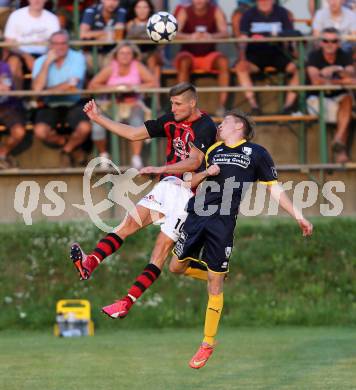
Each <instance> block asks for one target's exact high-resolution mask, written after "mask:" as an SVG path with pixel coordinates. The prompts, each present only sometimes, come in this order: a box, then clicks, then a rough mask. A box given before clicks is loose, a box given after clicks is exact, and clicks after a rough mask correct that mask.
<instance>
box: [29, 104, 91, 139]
mask: <svg viewBox="0 0 356 390" xmlns="http://www.w3.org/2000/svg"><path fill="white" fill-rule="evenodd" d="M83 106H84V105H83V103H77V104H75V105H74V106H72V107H67V106H59V107H44V108H40V109H39V110H38V111H37V114H36V119H35V123H36V124H37V123H45V124H47V125H48V126H50V127H51V128H52V129H56V130H57V131H58V133H60V134H63V133H64V134H65V133H70V132H72V131H74V130H75V129H76V127H77V126H78V124H79V123H80V122H82V121H86V122H89V119H88V117H87V116H86V114H85V113H84V112H83ZM58 124H59V125H60V127H58Z"/></svg>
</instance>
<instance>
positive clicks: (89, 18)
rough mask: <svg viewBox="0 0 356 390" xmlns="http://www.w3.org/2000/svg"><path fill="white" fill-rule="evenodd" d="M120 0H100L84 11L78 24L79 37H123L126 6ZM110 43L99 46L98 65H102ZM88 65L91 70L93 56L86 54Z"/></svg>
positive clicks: (96, 38)
mask: <svg viewBox="0 0 356 390" xmlns="http://www.w3.org/2000/svg"><path fill="white" fill-rule="evenodd" d="M121 4H122V1H120V0H101V1H100V3H99V4H96V5H94V6H92V7H89V8H87V9H86V10H85V11H84V15H83V18H82V22H81V24H80V39H94V40H107V41H110V42H111V41H114V40H120V39H122V38H123V37H124V31H125V22H126V14H127V8H126V6H122V5H121ZM112 49H113V46H112V45H109V46H101V47H99V50H98V52H99V66H100V67H101V66H103V64H104V57H105V54H107V53H109V52H110V51H111V50H112ZM87 60H88V66H89V68H90V70H93V58H92V56H91V55H87Z"/></svg>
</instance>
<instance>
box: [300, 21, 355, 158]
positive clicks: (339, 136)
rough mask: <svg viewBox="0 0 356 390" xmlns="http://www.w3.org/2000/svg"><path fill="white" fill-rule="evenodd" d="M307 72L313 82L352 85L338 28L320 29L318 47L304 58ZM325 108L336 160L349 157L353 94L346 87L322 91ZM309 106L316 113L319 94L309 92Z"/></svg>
mask: <svg viewBox="0 0 356 390" xmlns="http://www.w3.org/2000/svg"><path fill="white" fill-rule="evenodd" d="M306 70H307V75H308V78H309V82H310V83H311V84H312V85H329V84H332V85H345V86H347V85H352V84H356V79H355V70H354V67H353V64H352V55H351V53H350V52H348V51H344V50H343V49H341V48H340V36H339V32H338V31H337V30H336V29H334V28H332V27H331V28H326V29H325V30H323V32H322V38H321V43H320V48H318V49H316V50H314V51H312V52H311V53H310V55H309V58H308V62H307V68H306ZM324 104H325V107H324V112H325V116H326V121H327V122H329V123H336V124H337V125H336V126H337V128H336V133H335V136H334V139H333V142H332V150H333V152H334V153H335V161H336V162H337V163H345V162H347V161H349V157H348V155H347V152H346V142H347V139H348V134H349V125H350V121H351V115H352V96H351V93H350V92H347V91H346V90H339V91H330V92H327V91H326V92H325V99H324ZM307 105H308V110H309V112H310V113H312V114H318V113H319V97H318V94H317V95H316V96H315V93H314V94H313V93H311V94H310V96H309V97H308V99H307Z"/></svg>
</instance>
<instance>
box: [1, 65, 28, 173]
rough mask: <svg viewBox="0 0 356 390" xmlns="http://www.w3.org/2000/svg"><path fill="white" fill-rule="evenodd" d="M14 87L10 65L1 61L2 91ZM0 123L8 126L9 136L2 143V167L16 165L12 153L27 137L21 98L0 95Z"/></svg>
mask: <svg viewBox="0 0 356 390" xmlns="http://www.w3.org/2000/svg"><path fill="white" fill-rule="evenodd" d="M13 88H14V83H13V81H12V76H11V71H10V67H9V66H8V64H7V63H6V62H3V61H0V91H1V92H7V91H10V90H11V89H13ZM0 123H1V125H4V126H6V129H7V131H8V137H7V138H6V140H5V142H4V143H3V144H0V169H6V168H12V167H14V166H15V163H14V161H13V159H12V158H11V156H10V153H11V152H12V151H13V150H14V148H15V147H16V146H17V145H19V144H20V142H21V141H22V140H23V138H24V137H25V113H24V109H23V107H22V104H21V101H20V100H19V99H16V98H13V97H9V96H0Z"/></svg>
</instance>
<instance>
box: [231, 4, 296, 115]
mask: <svg viewBox="0 0 356 390" xmlns="http://www.w3.org/2000/svg"><path fill="white" fill-rule="evenodd" d="M240 30H241V36H240V37H241V38H247V37H249V36H250V37H252V38H255V39H256V40H258V39H260V38H263V37H265V36H277V35H279V34H281V33H283V34H288V32H292V31H294V27H293V23H292V22H291V20H290V17H289V14H288V11H287V9H286V8H284V7H281V6H279V5H276V4H274V0H257V5H256V6H255V7H252V8H250V9H249V10H248V11H247V12H246V13H245V14H243V16H242V18H241V22H240ZM266 67H273V68H275V69H277V70H278V71H279V72H286V73H289V74H290V75H291V78H290V80H289V85H298V83H299V78H298V69H297V67H296V65H295V64H294V63H293V62H292V61H291V59H290V57H289V56H288V55H287V54H286V53H285V51H284V50H283V46H282V45H281V44H278V43H277V44H275V43H274V44H271V43H262V42H261V43H249V44H247V45H246V44H242V45H240V59H239V62H238V63H237V66H236V74H237V77H238V79H239V82H240V84H241V86H243V87H246V88H249V87H252V86H253V84H252V80H251V73H258V72H262V71H263V70H264V69H265V68H266ZM245 95H246V98H247V99H248V101H249V103H250V105H251V109H252V113H253V114H254V115H258V114H260V113H261V109H260V108H259V106H258V104H257V101H256V97H255V93H254V92H252V91H247V92H246V94H245ZM296 96H297V95H296V93H295V92H288V93H287V95H286V100H285V104H284V108H283V113H284V114H290V113H291V112H293V111H294V102H295V100H296Z"/></svg>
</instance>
